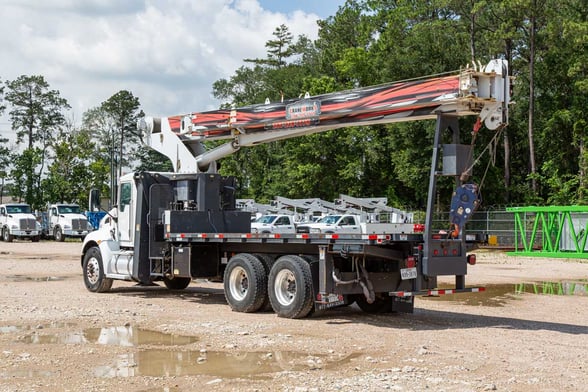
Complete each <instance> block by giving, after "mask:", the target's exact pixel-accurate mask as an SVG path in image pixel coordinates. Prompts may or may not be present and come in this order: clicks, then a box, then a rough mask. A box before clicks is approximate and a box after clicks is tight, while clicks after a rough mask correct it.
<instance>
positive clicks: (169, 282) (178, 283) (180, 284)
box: [163, 277, 192, 290]
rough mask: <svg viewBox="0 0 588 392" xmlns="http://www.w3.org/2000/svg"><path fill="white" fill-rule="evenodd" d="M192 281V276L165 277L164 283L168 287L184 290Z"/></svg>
mask: <svg viewBox="0 0 588 392" xmlns="http://www.w3.org/2000/svg"><path fill="white" fill-rule="evenodd" d="M190 282H192V278H172V279H168V278H166V277H164V278H163V283H164V284H165V287H167V288H168V289H170V290H184V289H185V288H186V287H188V286H189V285H190Z"/></svg>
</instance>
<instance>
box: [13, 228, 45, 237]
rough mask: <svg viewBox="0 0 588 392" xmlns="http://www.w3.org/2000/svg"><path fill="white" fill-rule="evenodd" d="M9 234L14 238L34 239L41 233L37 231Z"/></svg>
mask: <svg viewBox="0 0 588 392" xmlns="http://www.w3.org/2000/svg"><path fill="white" fill-rule="evenodd" d="M10 234H12V235H13V236H15V237H35V236H37V235H40V234H41V232H40V231H39V230H12V231H11V232H10Z"/></svg>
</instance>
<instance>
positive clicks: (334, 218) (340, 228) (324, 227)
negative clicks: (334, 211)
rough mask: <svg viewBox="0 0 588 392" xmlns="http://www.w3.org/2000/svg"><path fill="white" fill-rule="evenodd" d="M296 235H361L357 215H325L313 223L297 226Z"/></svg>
mask: <svg viewBox="0 0 588 392" xmlns="http://www.w3.org/2000/svg"><path fill="white" fill-rule="evenodd" d="M296 231H297V232H298V233H326V234H335V233H338V234H361V221H360V218H359V216H358V215H349V214H342V215H326V216H324V217H322V218H321V219H319V220H318V221H316V222H314V223H305V224H303V225H299V226H298V228H297V229H296Z"/></svg>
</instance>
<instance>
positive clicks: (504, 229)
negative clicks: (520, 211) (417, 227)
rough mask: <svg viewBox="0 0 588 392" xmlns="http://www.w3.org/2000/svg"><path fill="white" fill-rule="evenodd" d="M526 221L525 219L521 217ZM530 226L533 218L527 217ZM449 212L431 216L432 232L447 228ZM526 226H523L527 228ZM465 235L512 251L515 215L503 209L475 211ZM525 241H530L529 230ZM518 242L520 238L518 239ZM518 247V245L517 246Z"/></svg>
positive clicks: (538, 241) (539, 236) (536, 243)
mask: <svg viewBox="0 0 588 392" xmlns="http://www.w3.org/2000/svg"><path fill="white" fill-rule="evenodd" d="M523 219H527V217H523ZM528 219H529V222H530V224H532V221H533V217H528ZM449 221H450V220H449V212H439V213H435V214H434V215H433V230H441V229H446V230H447V229H448V228H449ZM527 226H528V225H525V227H527ZM466 231H467V234H475V235H476V237H477V238H478V239H482V240H483V241H484V242H485V244H487V245H488V246H491V247H497V248H506V249H514V247H515V213H514V212H510V211H506V209H505V208H489V209H486V210H481V211H477V212H476V213H474V214H473V215H472V217H471V218H470V220H469V221H468V223H467V225H466ZM536 234H538V235H536V238H535V244H534V246H535V247H540V246H541V229H539V230H538V233H536ZM525 235H526V236H527V241H530V239H531V230H530V229H529V230H528V231H527V232H526V234H525ZM519 242H520V238H519ZM519 246H520V244H519Z"/></svg>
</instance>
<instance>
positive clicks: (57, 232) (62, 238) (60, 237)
mask: <svg viewBox="0 0 588 392" xmlns="http://www.w3.org/2000/svg"><path fill="white" fill-rule="evenodd" d="M53 237H54V238H55V241H57V242H63V241H65V236H64V235H63V231H61V228H59V227H56V228H55V232H54V233H53Z"/></svg>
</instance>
